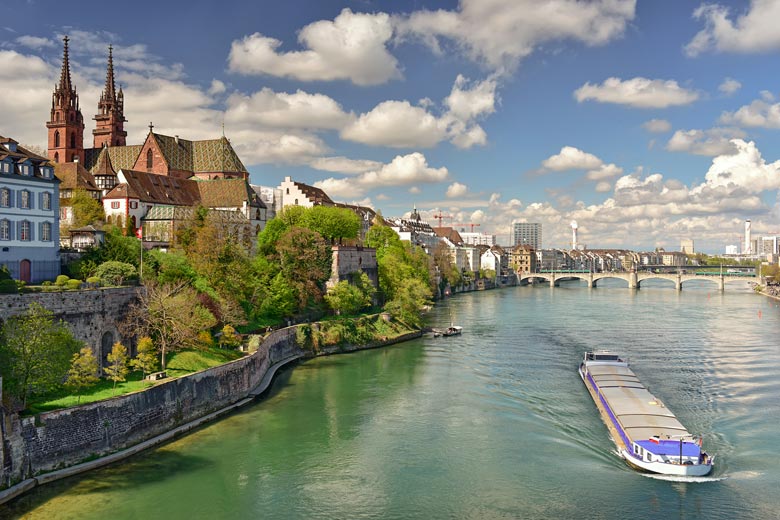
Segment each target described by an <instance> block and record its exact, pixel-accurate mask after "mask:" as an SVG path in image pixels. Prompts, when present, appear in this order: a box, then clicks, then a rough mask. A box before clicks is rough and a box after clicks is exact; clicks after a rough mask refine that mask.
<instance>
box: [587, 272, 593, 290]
mask: <svg viewBox="0 0 780 520" xmlns="http://www.w3.org/2000/svg"><path fill="white" fill-rule="evenodd" d="M588 289H593V273H590V274H588Z"/></svg>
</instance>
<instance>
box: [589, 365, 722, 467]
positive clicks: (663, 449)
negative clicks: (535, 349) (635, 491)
mask: <svg viewBox="0 0 780 520" xmlns="http://www.w3.org/2000/svg"><path fill="white" fill-rule="evenodd" d="M579 372H580V377H582V381H583V382H584V383H585V386H586V387H587V388H588V391H589V392H590V395H591V397H593V401H594V402H595V403H596V407H597V408H598V409H599V412H600V413H601V417H602V419H603V420H604V423H605V424H606V425H607V428H608V429H609V431H610V434H611V435H612V439H613V440H614V441H615V444H617V447H618V452H619V453H620V455H621V456H622V457H623V458H624V459H625V460H626V462H627V463H628V464H629V465H630V466H632V467H634V468H636V469H639V470H642V471H648V472H651V473H659V474H663V475H677V476H690V477H700V476H704V475H706V474H708V473H709V472H710V471H712V466H713V462H714V457H712V456H710V455H709V454H707V453H706V452H705V451H703V450H702V449H701V448H702V446H701V444H702V442H701V438H700V437H699V438H697V437H695V436H693V435H691V434H690V433H689V432H688V430H686V429H685V427H684V426H683V425H682V424H681V423H680V421H678V420H677V418H676V417H675V416H674V414H673V413H672V412H671V411H669V409H668V408H666V406H664V404H663V403H662V402H661V401H660V400H659V399H658V398H656V397H655V396H654V395H653V394H651V393H650V392H649V391H648V390H647V388H645V386H644V385H643V384H642V383H641V382H640V381H639V378H638V377H637V376H636V375H635V374H634V372H633V371H632V370H631V369H630V368H629V366H628V361H627V360H626V359H625V358H624V357H623V356H620V355H618V354H615V353H612V352H608V351H594V352H587V353H585V358H584V359H583V361H582V363H580V368H579Z"/></svg>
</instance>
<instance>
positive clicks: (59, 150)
mask: <svg viewBox="0 0 780 520" xmlns="http://www.w3.org/2000/svg"><path fill="white" fill-rule="evenodd" d="M63 41H64V42H65V45H64V50H63V53H62V72H61V73H60V84H59V85H56V86H55V87H54V93H53V94H52V97H51V120H50V121H49V122H47V123H46V128H48V129H49V159H50V160H52V161H54V162H73V161H80V162H82V163H83V162H84V118H83V117H82V115H81V109H80V108H79V96H78V94H77V93H76V88H75V87H74V86H73V84H72V83H71V81H70V61H69V59H68V37H67V36H66V37H65V38H64V39H63Z"/></svg>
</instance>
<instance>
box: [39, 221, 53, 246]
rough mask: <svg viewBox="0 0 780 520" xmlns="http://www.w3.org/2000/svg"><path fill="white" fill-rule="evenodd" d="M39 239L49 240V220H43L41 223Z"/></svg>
mask: <svg viewBox="0 0 780 520" xmlns="http://www.w3.org/2000/svg"><path fill="white" fill-rule="evenodd" d="M41 240H42V241H44V242H51V222H43V223H42V225H41Z"/></svg>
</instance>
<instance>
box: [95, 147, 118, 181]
mask: <svg viewBox="0 0 780 520" xmlns="http://www.w3.org/2000/svg"><path fill="white" fill-rule="evenodd" d="M92 174H93V175H116V172H115V171H114V167H113V166H112V165H111V156H110V154H109V153H108V148H105V147H104V148H103V149H102V151H101V152H100V155H98V159H97V164H95V167H94V168H93V169H92Z"/></svg>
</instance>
